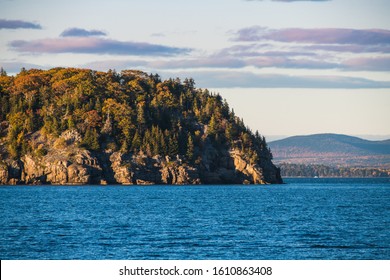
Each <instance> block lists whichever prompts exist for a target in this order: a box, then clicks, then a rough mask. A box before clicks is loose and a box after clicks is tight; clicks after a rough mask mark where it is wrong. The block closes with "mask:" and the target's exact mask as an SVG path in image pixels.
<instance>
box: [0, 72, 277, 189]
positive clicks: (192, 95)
mask: <svg viewBox="0 0 390 280" xmlns="http://www.w3.org/2000/svg"><path fill="white" fill-rule="evenodd" d="M237 94H239V93H237ZM0 104H1V108H0V124H1V126H0V184H3V185H5V184H6V185H14V184H26V185H34V184H51V185H53V184H56V185H88V184H97V185H106V184H110V185H111V184H123V185H150V184H168V185H171V184H172V185H173V184H175V185H176V184H181V185H187V184H278V183H283V181H282V178H281V176H280V169H279V168H277V167H276V166H275V165H274V164H273V163H272V153H271V150H270V149H269V147H268V145H267V142H266V140H265V138H264V136H261V135H260V134H259V133H258V132H257V131H256V132H255V133H253V132H252V131H251V129H250V128H249V127H247V126H246V125H245V124H244V122H243V120H242V119H241V118H239V117H238V116H236V115H235V113H234V111H233V110H232V109H230V108H229V105H228V103H227V102H226V100H223V98H222V97H221V96H220V95H219V94H216V93H210V92H209V91H208V90H207V89H199V88H196V87H195V82H194V80H193V79H191V78H188V79H185V80H184V81H181V80H180V79H178V78H176V79H168V80H162V79H161V78H160V76H159V75H158V74H147V73H145V72H142V71H138V70H124V71H121V72H120V73H117V72H116V71H114V70H109V71H107V72H99V71H94V70H90V69H77V68H54V69H50V70H39V69H30V70H26V69H22V70H21V71H20V73H18V74H17V75H15V76H11V75H8V74H7V73H6V72H5V71H4V70H2V71H1V76H0ZM259 121H260V120H259Z"/></svg>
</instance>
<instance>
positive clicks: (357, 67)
mask: <svg viewBox="0 0 390 280" xmlns="http://www.w3.org/2000/svg"><path fill="white" fill-rule="evenodd" d="M342 65H343V68H344V69H345V70H354V71H390V57H357V58H351V59H348V60H345V61H344V62H343V63H342Z"/></svg>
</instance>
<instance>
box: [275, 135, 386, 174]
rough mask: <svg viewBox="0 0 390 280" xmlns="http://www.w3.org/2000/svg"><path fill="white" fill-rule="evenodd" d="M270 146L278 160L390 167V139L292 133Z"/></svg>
mask: <svg viewBox="0 0 390 280" xmlns="http://www.w3.org/2000/svg"><path fill="white" fill-rule="evenodd" d="M269 146H270V148H271V150H272V154H273V156H274V162H275V163H282V162H285V163H294V164H323V165H328V166H362V167H385V168H389V167H390V139H389V140H384V141H369V140H364V139H361V138H358V137H353V136H348V135H342V134H330V133H328V134H314V135H307V136H293V137H288V138H286V139H282V140H277V141H273V142H270V143H269Z"/></svg>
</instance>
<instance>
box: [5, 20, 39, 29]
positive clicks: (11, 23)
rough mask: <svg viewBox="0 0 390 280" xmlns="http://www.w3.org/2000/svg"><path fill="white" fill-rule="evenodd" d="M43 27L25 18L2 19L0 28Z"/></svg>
mask: <svg viewBox="0 0 390 280" xmlns="http://www.w3.org/2000/svg"><path fill="white" fill-rule="evenodd" d="M22 28H23V29H42V26H41V25H39V24H37V23H33V22H29V21H23V20H7V19H0V29H22Z"/></svg>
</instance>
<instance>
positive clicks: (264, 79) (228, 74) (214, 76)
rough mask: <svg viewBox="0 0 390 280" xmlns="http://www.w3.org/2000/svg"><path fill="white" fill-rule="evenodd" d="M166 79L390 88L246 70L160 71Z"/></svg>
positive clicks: (223, 84)
mask: <svg viewBox="0 0 390 280" xmlns="http://www.w3.org/2000/svg"><path fill="white" fill-rule="evenodd" d="M160 73H161V76H163V77H174V76H179V77H180V78H185V77H192V78H194V79H195V81H196V84H197V85H198V86H200V87H205V88H235V87H237V88H339V89H357V88H390V82H385V81H373V80H369V79H363V78H356V77H340V76H289V75H277V74H256V73H252V72H244V71H194V72H185V71H183V72H180V73H177V72H176V73H170V72H164V71H160Z"/></svg>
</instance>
